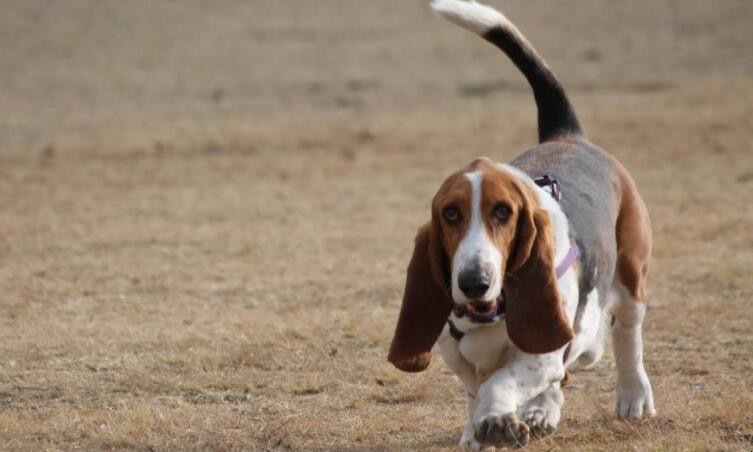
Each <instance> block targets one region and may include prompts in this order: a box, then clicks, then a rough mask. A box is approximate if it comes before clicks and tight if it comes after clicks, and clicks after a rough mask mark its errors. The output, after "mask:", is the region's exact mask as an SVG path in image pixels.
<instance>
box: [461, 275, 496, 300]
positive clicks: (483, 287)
mask: <svg viewBox="0 0 753 452" xmlns="http://www.w3.org/2000/svg"><path fill="white" fill-rule="evenodd" d="M490 284H491V278H490V277H489V275H488V274H487V273H486V272H484V271H483V270H482V269H481V268H471V269H468V270H464V271H462V272H460V275H458V287H460V290H461V291H462V292H463V293H464V294H465V296H466V297H468V298H471V299H477V298H481V297H482V296H484V294H485V293H486V291H487V290H489V285H490Z"/></svg>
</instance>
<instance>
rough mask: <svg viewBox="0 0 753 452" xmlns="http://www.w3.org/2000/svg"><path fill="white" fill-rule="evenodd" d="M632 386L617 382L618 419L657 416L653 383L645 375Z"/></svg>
mask: <svg viewBox="0 0 753 452" xmlns="http://www.w3.org/2000/svg"><path fill="white" fill-rule="evenodd" d="M634 380H635V381H634V382H632V383H631V384H620V382H619V381H618V382H617V417H618V418H619V419H631V418H641V417H643V416H653V415H655V414H656V409H655V408H654V396H653V393H652V392H651V383H650V382H649V381H648V377H647V376H646V374H645V373H643V374H642V375H640V376H638V377H636V378H635V379H634Z"/></svg>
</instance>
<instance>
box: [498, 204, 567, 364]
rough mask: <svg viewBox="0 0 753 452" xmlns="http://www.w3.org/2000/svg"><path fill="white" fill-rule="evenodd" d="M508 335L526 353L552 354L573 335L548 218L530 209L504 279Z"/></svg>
mask: <svg viewBox="0 0 753 452" xmlns="http://www.w3.org/2000/svg"><path fill="white" fill-rule="evenodd" d="M504 286H505V293H506V295H507V297H508V302H507V334H508V335H509V336H510V340H512V341H513V343H515V345H517V346H518V348H519V349H521V350H523V351H524V352H526V353H549V352H552V351H554V350H557V349H558V348H561V347H563V346H564V345H565V344H567V343H568V342H569V341H570V340H571V339H572V338H573V336H574V334H573V329H572V327H571V326H570V322H569V321H568V319H567V315H566V314H565V312H564V310H563V308H562V302H561V300H560V295H559V290H558V288H557V276H556V275H555V263H554V238H553V232H552V228H551V225H550V222H549V217H548V215H547V214H546V213H545V212H544V211H543V210H541V209H536V208H535V207H533V206H531V205H530V203H529V206H527V207H526V208H524V209H523V210H522V211H521V215H520V220H519V223H518V231H517V237H516V246H515V255H514V257H513V258H512V259H511V260H510V262H509V264H508V271H507V277H506V278H505V284H504Z"/></svg>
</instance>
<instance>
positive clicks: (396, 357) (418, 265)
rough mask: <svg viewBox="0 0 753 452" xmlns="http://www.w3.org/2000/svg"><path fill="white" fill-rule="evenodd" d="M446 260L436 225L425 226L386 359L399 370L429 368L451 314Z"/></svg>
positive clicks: (419, 236) (409, 271) (412, 262)
mask: <svg viewBox="0 0 753 452" xmlns="http://www.w3.org/2000/svg"><path fill="white" fill-rule="evenodd" d="M445 261H446V258H445V256H444V251H443V249H442V245H441V243H440V238H439V231H438V226H437V225H436V221H434V222H433V223H429V224H427V225H425V226H423V227H422V228H421V229H419V230H418V234H417V235H416V245H415V248H414V249H413V257H411V260H410V264H409V265H408V276H407V278H406V282H405V293H404V295H403V306H402V308H400V317H399V318H398V321H397V327H396V328H395V336H394V337H393V338H392V345H391V346H390V353H389V356H388V357H387V359H388V360H389V361H390V362H391V363H392V364H394V365H395V367H397V368H398V369H400V370H404V371H406V372H420V371H422V370H424V369H426V368H427V367H428V366H429V362H430V361H431V348H432V347H433V346H434V343H435V342H436V341H437V338H438V337H439V334H440V333H441V332H442V328H443V327H444V324H445V322H447V317H448V316H449V315H450V311H451V310H452V300H451V299H450V296H449V294H448V291H447V289H446V287H445V286H446V284H447V283H446V281H448V279H447V276H446V267H447V266H446V265H445Z"/></svg>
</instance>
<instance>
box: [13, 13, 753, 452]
mask: <svg viewBox="0 0 753 452" xmlns="http://www.w3.org/2000/svg"><path fill="white" fill-rule="evenodd" d="M490 2H491V3H492V4H494V5H495V6H498V7H500V8H502V9H503V10H505V11H506V12H507V13H508V15H509V16H510V17H511V18H513V19H514V20H515V21H516V22H517V23H518V25H519V26H520V28H521V29H522V30H523V31H524V32H525V33H526V34H527V36H528V37H529V38H530V40H531V41H532V42H533V43H534V44H535V45H536V46H537V48H538V49H539V51H540V52H541V53H542V54H543V55H544V56H545V57H546V58H547V59H548V61H549V63H550V65H551V66H552V67H553V68H554V69H555V71H556V72H557V73H558V74H559V75H560V77H561V78H562V80H563V82H564V83H565V85H566V86H567V87H568V89H569V92H570V94H571V96H572V98H573V101H574V103H575V105H576V107H577V109H578V111H579V112H580V115H581V117H582V120H583V122H584V124H585V126H586V128H587V130H588V132H589V134H590V136H591V138H592V139H593V140H594V141H595V142H596V143H599V144H600V145H602V146H603V147H605V148H606V149H609V150H610V151H611V152H613V153H614V154H615V155H616V156H618V158H620V159H621V160H622V161H623V162H624V163H625V165H626V166H627V167H628V168H629V169H630V170H631V172H632V174H633V176H634V177H635V179H636V181H637V182H638V185H639V187H640V190H641V192H642V194H643V196H644V198H645V199H646V201H647V203H648V206H649V209H650V211H651V215H652V219H653V225H654V231H655V244H656V246H655V255H654V261H653V269H652V275H651V280H650V281H651V284H650V311H649V315H648V317H647V322H646V325H645V338H646V364H647V369H648V372H649V375H650V376H651V377H652V381H653V385H654V392H655V396H656V405H657V409H658V415H657V416H656V417H655V418H652V419H649V420H645V421H643V422H632V423H626V422H618V421H616V420H615V419H614V415H613V405H614V383H615V372H614V366H613V359H612V357H611V354H608V355H607V356H606V357H605V359H604V360H602V362H601V363H600V364H599V365H597V366H596V367H595V368H593V369H591V370H588V371H582V372H577V373H575V374H574V375H573V378H572V380H571V381H572V384H571V385H570V386H569V387H568V388H567V389H566V390H565V396H566V402H565V408H564V412H563V422H562V424H561V427H560V430H559V431H557V432H556V433H555V434H553V435H551V436H549V437H546V438H543V439H540V440H537V441H534V442H532V443H531V444H530V445H529V447H528V449H530V450H609V451H612V450H623V449H624V450H647V449H659V450H721V449H728V450H753V44H751V43H753V27H751V23H752V22H753V2H749V1H744V0H737V1H736V0H729V1H725V2H721V1H717V2H708V1H701V0H687V1H673V0H640V1H638V0H636V1H630V2H609V1H603V0H599V1H597V0H563V1H558V2H549V1H545V0H535V1H533V0H532V1H524V0H504V1H503V0H490ZM427 3H428V0H427V1H423V0H411V1H406V0H380V1H375V2H366V1H363V0H359V1H355V0H319V1H316V2H314V1H302V0H274V1H268V2H263V1H258V0H253V1H245V2H240V1H221V2H201V1H198V0H191V1H182V2H151V1H148V0H136V1H129V2H118V1H115V0H107V1H101V2H96V1H86V0H70V1H66V2H52V1H44V0H24V1H22V0H15V1H13V0H5V1H2V2H0V6H1V7H2V8H1V10H2V12H1V13H0V87H2V88H1V89H0V106H2V115H0V449H3V450H68V449H88V450H91V449H141V450H179V449H180V450H184V449H197V450H237V449H252V450H254V449H294V450H300V449H338V450H344V449H347V450H352V449H357V450H361V449H377V450H415V449H434V450H436V449H446V450H451V449H453V448H454V447H455V444H456V442H457V440H458V438H459V436H460V433H461V431H462V428H463V422H464V419H465V409H466V408H465V401H464V393H463V391H462V389H461V386H460V384H459V383H458V382H457V381H456V380H455V379H454V377H453V376H452V375H451V374H450V372H449V371H448V370H447V369H446V367H445V366H444V365H443V363H442V362H441V360H440V359H438V357H436V358H435V361H434V363H433V364H432V366H431V367H430V368H429V370H428V371H426V372H424V373H422V374H417V375H408V374H403V373H400V372H398V371H397V370H395V369H393V368H392V367H391V365H389V364H388V363H387V362H386V351H387V347H388V345H389V341H390V338H391V334H392V329H393V326H394V322H395V320H396V318H397V314H398V309H399V305H400V299H401V295H402V286H403V281H404V271H405V267H406V265H407V261H408V257H409V254H410V252H411V249H412V239H413V235H414V233H415V231H416V229H417V228H418V227H419V226H420V225H421V224H422V223H423V222H425V221H426V220H427V219H428V217H429V210H428V206H429V202H430V199H431V196H432V195H433V193H434V191H435V190H436V189H437V187H438V184H439V183H440V182H441V181H442V180H443V178H444V177H445V176H446V175H447V174H448V173H449V172H450V171H452V170H454V169H456V168H458V167H460V166H462V165H464V164H465V163H466V162H467V161H468V160H469V159H471V158H472V157H475V156H477V155H488V156H490V157H493V158H495V159H497V160H500V161H506V160H510V159H511V158H513V157H514V156H515V155H516V154H517V153H518V152H520V151H521V150H523V149H525V148H526V147H528V146H530V145H532V144H534V143H535V137H536V134H535V123H534V118H535V110H534V104H533V100H532V97H531V95H530V93H529V92H528V88H527V86H526V85H525V82H524V80H523V79H522V77H521V76H520V75H519V74H518V73H517V72H516V70H515V69H514V67H513V66H512V65H511V64H510V63H509V62H508V61H507V60H506V59H505V58H504V57H503V55H501V54H500V53H498V51H496V49H494V48H492V47H491V46H489V45H487V44H485V43H483V42H482V41H481V40H479V39H478V38H476V37H474V36H472V35H471V34H469V33H465V32H462V31H460V30H458V29H456V28H455V27H453V26H451V25H449V24H447V23H445V22H443V21H441V20H439V19H437V18H436V17H434V16H433V14H432V13H431V12H430V10H429V8H428V5H427Z"/></svg>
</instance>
